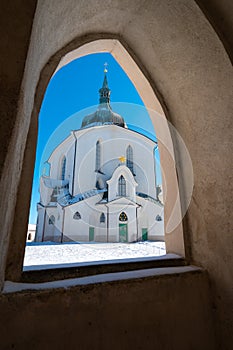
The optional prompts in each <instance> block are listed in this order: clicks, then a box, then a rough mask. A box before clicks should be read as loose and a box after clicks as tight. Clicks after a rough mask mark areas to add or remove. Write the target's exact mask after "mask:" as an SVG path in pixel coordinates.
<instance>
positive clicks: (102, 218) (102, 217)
mask: <svg viewBox="0 0 233 350" xmlns="http://www.w3.org/2000/svg"><path fill="white" fill-rule="evenodd" d="M105 219H106V218H105V214H104V213H101V215H100V223H102V224H104V223H105Z"/></svg>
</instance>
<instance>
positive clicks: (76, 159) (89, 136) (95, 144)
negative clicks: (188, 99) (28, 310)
mask: <svg viewBox="0 0 233 350" xmlns="http://www.w3.org/2000/svg"><path fill="white" fill-rule="evenodd" d="M99 94H100V101H99V106H98V108H97V110H96V112H94V113H93V114H91V115H88V116H86V117H84V119H83V121H82V126H81V128H80V129H79V130H75V131H71V133H70V135H69V136H68V137H67V138H66V139H65V140H64V141H63V142H62V143H60V144H59V145H58V146H57V147H56V148H55V149H54V150H53V152H52V154H51V155H50V158H49V159H48V163H49V164H50V174H49V176H45V175H43V176H41V178H40V202H39V203H38V204H37V211H38V219H37V230H36V239H35V240H36V241H55V242H66V241H84V242H87V241H96V242H135V241H140V240H164V220H163V218H164V208H163V204H162V203H161V201H160V200H159V199H158V196H157V193H156V168H155V157H154V150H155V147H157V144H156V142H154V141H153V140H151V139H150V138H148V137H146V136H144V135H142V134H140V133H138V132H135V131H133V130H130V129H128V128H127V125H126V123H125V121H124V119H123V117H121V116H120V115H118V114H116V113H114V112H113V111H112V109H111V106H110V89H109V88H108V82H107V76H106V74H105V76H104V81H103V86H102V88H101V89H100V90H99Z"/></svg>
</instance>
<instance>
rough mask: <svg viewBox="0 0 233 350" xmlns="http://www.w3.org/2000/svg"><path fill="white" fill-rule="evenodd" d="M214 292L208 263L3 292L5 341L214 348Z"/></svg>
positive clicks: (26, 345)
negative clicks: (59, 286) (164, 272)
mask: <svg viewBox="0 0 233 350" xmlns="http://www.w3.org/2000/svg"><path fill="white" fill-rule="evenodd" d="M208 296H209V286H208V279H207V276H206V274H205V273H203V272H202V271H197V272H194V273H191V274H190V273H184V274H180V275H179V274H175V275H164V276H161V277H159V278H158V277H150V278H147V279H144V280H141V279H137V280H128V281H127V280H125V281H123V280H122V281H118V282H108V283H100V284H92V285H88V286H87V285H86V286H85V285H84V286H77V287H73V288H68V289H67V288H66V289H64V288H62V289H56V290H54V289H52V290H51V289H50V290H44V291H24V292H21V293H18V294H3V295H2V296H0V308H1V313H0V324H1V328H0V337H1V349H2V350H8V349H16V350H20V349H22V350H25V349H26V350H27V349H34V350H37V349H38V350H40V349H56V350H59V349H61V350H63V349H82V350H89V349H101V350H104V349H112V350H115V349H116V350H118V349H124V350H128V349H135V350H139V349H143V350H144V349H147V350H149V349H156V348H158V349H163V350H176V349H180V350H187V349H205V350H214V349H215V342H214V341H215V339H214V333H213V324H212V322H211V319H210V315H211V303H210V300H209V298H208ZM190 305H192V307H190ZM9 330H10V332H9ZM9 333H10V336H9Z"/></svg>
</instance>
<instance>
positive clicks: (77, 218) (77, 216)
mask: <svg viewBox="0 0 233 350" xmlns="http://www.w3.org/2000/svg"><path fill="white" fill-rule="evenodd" d="M73 219H74V220H80V219H81V214H80V213H79V212H78V211H76V213H75V214H74V216H73Z"/></svg>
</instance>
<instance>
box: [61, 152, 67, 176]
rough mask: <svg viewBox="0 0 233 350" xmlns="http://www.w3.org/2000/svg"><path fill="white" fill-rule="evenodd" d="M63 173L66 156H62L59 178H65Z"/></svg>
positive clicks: (64, 171)
mask: <svg viewBox="0 0 233 350" xmlns="http://www.w3.org/2000/svg"><path fill="white" fill-rule="evenodd" d="M65 173H66V157H65V156H64V157H63V158H62V161H61V175H60V179H61V180H65Z"/></svg>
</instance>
